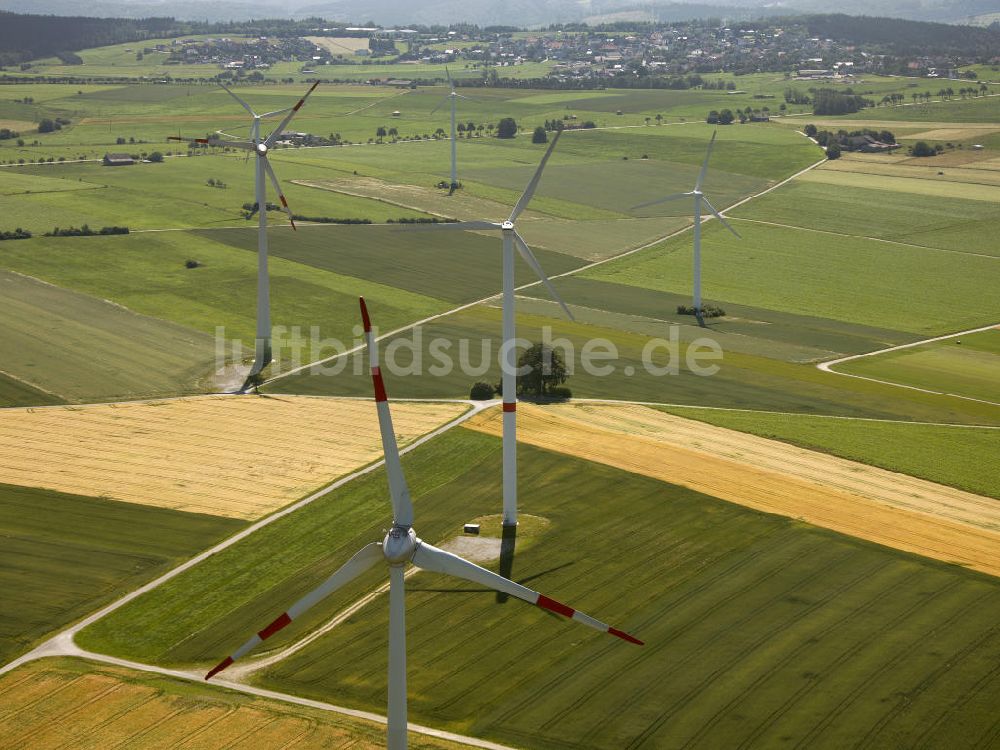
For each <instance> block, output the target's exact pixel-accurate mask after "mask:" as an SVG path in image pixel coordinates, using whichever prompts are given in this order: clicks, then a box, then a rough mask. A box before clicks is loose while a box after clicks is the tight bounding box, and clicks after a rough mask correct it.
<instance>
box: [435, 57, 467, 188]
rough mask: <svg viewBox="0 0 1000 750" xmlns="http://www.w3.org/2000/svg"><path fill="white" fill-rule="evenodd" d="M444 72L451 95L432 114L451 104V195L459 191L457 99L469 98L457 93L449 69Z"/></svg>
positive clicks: (446, 96)
mask: <svg viewBox="0 0 1000 750" xmlns="http://www.w3.org/2000/svg"><path fill="white" fill-rule="evenodd" d="M444 72H445V75H446V76H448V85H449V86H451V93H450V94H447V95H445V97H444V99H442V100H441V101H440V102H439V103H438V104H437V106H436V107H434V109H432V110H431V114H434V113H435V112H437V111H438V110H439V109H440V108H441V105H442V104H444V103H445V101H450V102H451V187H450V191H449V195H450V194H451V193H454V192H455V191H456V190H458V156H457V151H456V149H457V139H458V134H457V131H456V130H455V127H456V126H455V104H456V100H457V99H468V98H469V97H467V96H462V95H461V94H459V93H458V92H457V91H455V81H454V80H452V77H451V73H449V72H448V68H447V67H446V68H445V69H444Z"/></svg>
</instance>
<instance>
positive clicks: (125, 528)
mask: <svg viewBox="0 0 1000 750" xmlns="http://www.w3.org/2000/svg"><path fill="white" fill-rule="evenodd" d="M243 525H244V524H243V522H241V521H236V520H233V519H230V518H221V517H217V516H207V515H200V514H195V513H182V512H179V511H174V510H166V509H162V508H153V507H149V506H143V505H135V504H132V503H121V502H117V501H114V500H107V499H104V498H96V497H83V496H80V495H69V494H65V493H61V492H53V491H50V490H44V489H32V488H27V487H19V486H15V485H9V484H2V485H0V531H2V534H3V537H4V551H5V554H4V556H3V563H2V564H0V583H2V586H0V588H2V589H3V591H4V592H5V593H4V598H5V600H6V603H5V605H4V610H5V611H6V615H5V616H4V619H3V623H2V625H0V660H2V661H3V662H4V663H6V662H7V661H8V660H10V659H13V658H14V657H15V656H18V655H19V654H21V653H23V652H24V651H27V650H28V649H29V648H30V647H31V646H32V645H33V644H34V643H36V642H37V641H38V640H40V639H41V638H43V637H44V636H45V635H46V634H48V633H51V632H52V631H54V630H57V629H58V628H59V627H61V626H63V625H67V624H69V623H71V622H73V621H74V620H77V619H79V618H80V617H83V616H84V615H86V614H89V613H90V612H92V611H94V610H95V609H97V608H98V607H99V606H100V605H102V604H106V603H108V602H109V601H111V600H113V599H115V598H116V597H119V596H123V595H124V594H126V593H128V592H129V591H131V590H132V589H134V588H136V587H137V586H138V585H140V584H141V583H144V582H145V581H147V580H149V579H150V578H153V577H154V576H155V575H157V574H159V573H163V572H165V571H167V570H169V569H170V568H172V567H174V566H175V565H176V564H177V563H179V562H181V561H182V560H184V559H185V558H188V557H190V556H192V555H194V554H196V553H197V552H200V551H201V550H203V549H205V548H206V547H208V546H209V545H211V544H214V543H215V542H218V541H220V540H221V539H223V538H224V537H226V536H229V535H230V534H232V533H233V532H235V531H237V530H239V529H240V528H242V527H243ZM2 723H3V722H0V724H2Z"/></svg>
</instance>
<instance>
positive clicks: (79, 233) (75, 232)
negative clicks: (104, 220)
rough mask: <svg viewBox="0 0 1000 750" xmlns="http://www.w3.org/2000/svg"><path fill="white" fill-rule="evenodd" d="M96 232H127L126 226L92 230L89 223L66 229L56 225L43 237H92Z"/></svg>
mask: <svg viewBox="0 0 1000 750" xmlns="http://www.w3.org/2000/svg"><path fill="white" fill-rule="evenodd" d="M98 234H128V227H101V228H100V229H98V230H96V231H95V230H93V229H91V228H90V226H89V225H87V224H84V225H83V226H82V227H67V228H66V229H60V228H59V227H56V228H55V229H53V230H52V231H51V232H46V233H45V235H44V236H45V237H93V236H95V235H98Z"/></svg>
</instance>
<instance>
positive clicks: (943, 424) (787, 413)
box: [567, 373, 1000, 432]
mask: <svg viewBox="0 0 1000 750" xmlns="http://www.w3.org/2000/svg"><path fill="white" fill-rule="evenodd" d="M837 374H838V375H842V374H843V373H837ZM567 403H571V404H572V403H589V404H608V405H610V406H615V405H621V406H667V407H670V408H671V409H706V410H710V411H732V412H741V413H744V414H775V415H778V416H788V417H816V418H818V419H846V420H853V421H856V422H885V423H887V424H912V425H925V426H927V427H960V428H964V429H974V430H1000V425H991V424H960V423H958V422H919V421H914V420H910V419H882V418H879V417H848V416H843V415H840V414H806V413H803V412H797V411H770V410H768V409H738V408H734V407H731V406H700V405H698V404H670V403H664V402H661V401H628V400H625V399H613V398H572V399H570V400H569V401H568V402H567ZM738 432H739V430H738Z"/></svg>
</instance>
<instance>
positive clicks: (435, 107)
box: [430, 95, 449, 115]
mask: <svg viewBox="0 0 1000 750" xmlns="http://www.w3.org/2000/svg"><path fill="white" fill-rule="evenodd" d="M448 99H449V97H448V96H447V95H445V96H444V98H442V99H441V101H439V102H438V103H437V104H435V105H434V109H432V110H431V111H430V114H432V115H433V114H434V113H435V112H437V111H438V110H439V109H441V107H443V106H444V103H445V102H446V101H448Z"/></svg>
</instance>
